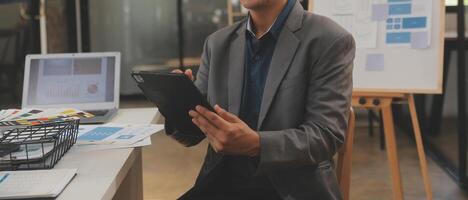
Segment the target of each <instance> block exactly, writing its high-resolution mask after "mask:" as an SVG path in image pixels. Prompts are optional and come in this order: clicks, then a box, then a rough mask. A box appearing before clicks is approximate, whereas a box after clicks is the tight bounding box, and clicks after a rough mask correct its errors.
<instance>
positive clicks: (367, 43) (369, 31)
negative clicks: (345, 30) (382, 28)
mask: <svg viewBox="0 0 468 200" xmlns="http://www.w3.org/2000/svg"><path fill="white" fill-rule="evenodd" d="M354 17H355V18H354V24H353V32H352V33H353V36H354V39H355V40H356V48H376V47H377V30H378V24H377V22H376V21H372V19H371V18H372V4H371V1H370V0H358V3H357V6H356V12H355V15H354Z"/></svg>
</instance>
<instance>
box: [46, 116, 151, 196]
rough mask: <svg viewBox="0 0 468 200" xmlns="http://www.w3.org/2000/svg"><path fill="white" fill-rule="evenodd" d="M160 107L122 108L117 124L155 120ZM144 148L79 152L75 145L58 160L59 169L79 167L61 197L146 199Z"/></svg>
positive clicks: (115, 120)
mask: <svg viewBox="0 0 468 200" xmlns="http://www.w3.org/2000/svg"><path fill="white" fill-rule="evenodd" d="M156 113H157V109H155V108H135V109H121V110H119V113H118V115H117V116H116V117H115V118H114V119H113V120H112V121H111V122H113V123H126V124H131V123H140V124H141V123H143V124H144V123H151V122H153V121H156V120H157V119H156V118H155V116H156ZM141 167H142V166H141V149H140V148H127V149H112V150H99V151H86V152H83V151H79V149H77V147H75V146H74V147H72V148H71V149H70V151H68V152H67V153H66V154H65V156H64V157H63V158H62V159H61V160H60V161H59V162H58V163H57V165H56V166H55V168H56V169H59V168H77V169H78V174H77V175H76V176H75V178H74V179H73V180H72V182H71V183H70V184H69V185H68V186H67V187H66V188H65V190H64V191H63V192H62V193H61V194H60V196H59V197H58V198H57V199H59V200H75V199H76V200H98V199H103V200H107V199H132V200H134V199H135V200H141V199H143V185H142V184H143V182H142V168H141Z"/></svg>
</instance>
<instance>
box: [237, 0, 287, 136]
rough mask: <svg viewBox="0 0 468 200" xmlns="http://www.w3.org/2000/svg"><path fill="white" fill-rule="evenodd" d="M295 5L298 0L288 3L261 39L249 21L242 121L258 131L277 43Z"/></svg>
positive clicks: (241, 110) (241, 112) (249, 19)
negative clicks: (264, 91)
mask: <svg viewBox="0 0 468 200" xmlns="http://www.w3.org/2000/svg"><path fill="white" fill-rule="evenodd" d="M295 3H296V1H295V0H288V2H287V4H286V6H285V7H284V8H283V10H282V11H281V13H280V14H279V15H278V17H277V18H276V20H275V22H274V23H273V24H272V25H271V26H270V28H269V29H268V31H266V32H265V33H263V34H262V35H261V36H260V37H259V38H258V39H257V37H256V36H255V27H254V25H253V23H252V20H251V18H250V15H249V17H248V19H247V25H246V26H247V31H246V44H245V63H244V72H245V73H244V86H243V92H242V104H241V109H240V118H241V119H242V120H243V121H244V122H246V123H247V124H248V125H249V126H250V128H252V129H254V130H256V129H257V125H258V117H259V114H260V107H261V103H262V97H263V90H264V88H265V82H266V78H267V75H268V70H269V68H270V63H271V59H272V57H273V52H274V50H275V46H276V42H277V40H278V38H279V36H280V33H281V30H282V29H283V26H284V24H285V22H286V20H287V19H288V16H289V13H290V12H291V10H292V8H293V7H294V5H295Z"/></svg>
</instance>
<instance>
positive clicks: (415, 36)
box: [411, 31, 430, 49]
mask: <svg viewBox="0 0 468 200" xmlns="http://www.w3.org/2000/svg"><path fill="white" fill-rule="evenodd" d="M429 44H430V43H429V33H428V32H426V31H424V32H413V33H412V34H411V48H413V49H425V48H428V47H429Z"/></svg>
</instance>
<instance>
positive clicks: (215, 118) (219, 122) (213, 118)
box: [195, 106, 231, 130]
mask: <svg viewBox="0 0 468 200" xmlns="http://www.w3.org/2000/svg"><path fill="white" fill-rule="evenodd" d="M195 109H196V110H197V112H199V113H200V114H201V115H203V117H205V118H206V119H207V120H209V121H210V122H211V123H212V124H213V125H215V126H216V127H217V128H219V129H223V130H228V129H229V128H230V126H231V124H230V123H229V122H227V121H226V120H224V119H223V118H222V117H220V116H219V115H217V114H216V113H214V112H211V111H209V110H208V109H206V108H204V107H203V106H197V107H196V108H195Z"/></svg>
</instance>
